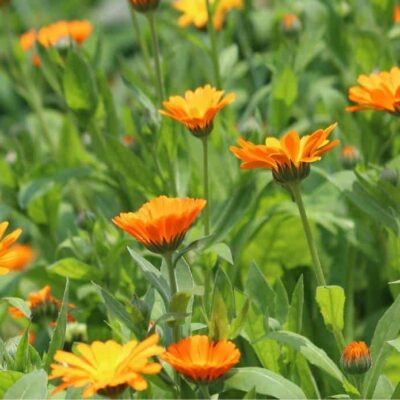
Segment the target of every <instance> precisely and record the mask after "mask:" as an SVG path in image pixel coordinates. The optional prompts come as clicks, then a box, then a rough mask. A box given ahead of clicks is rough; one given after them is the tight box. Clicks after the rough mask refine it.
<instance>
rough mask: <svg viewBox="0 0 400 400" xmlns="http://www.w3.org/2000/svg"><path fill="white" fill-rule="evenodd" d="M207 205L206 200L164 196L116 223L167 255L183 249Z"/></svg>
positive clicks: (115, 219)
mask: <svg viewBox="0 0 400 400" xmlns="http://www.w3.org/2000/svg"><path fill="white" fill-rule="evenodd" d="M205 205H206V201H205V200H203V199H189V198H184V199H180V198H169V197H166V196H160V197H157V198H155V199H153V200H151V201H149V202H148V203H146V204H144V205H143V206H142V207H141V208H140V209H139V211H137V212H128V213H121V214H120V215H119V216H117V217H115V218H113V222H114V224H115V225H117V226H118V227H119V228H121V229H123V230H124V231H125V232H127V233H129V234H130V235H132V236H133V237H134V238H135V239H136V240H137V241H138V242H140V243H142V244H143V245H144V246H146V247H147V248H148V249H149V250H150V251H153V252H155V253H160V254H164V253H168V252H171V251H174V250H176V249H177V248H178V247H179V245H180V244H181V243H182V241H183V239H184V237H185V234H186V232H187V230H188V229H189V228H190V226H191V225H192V223H193V222H194V220H195V219H196V218H197V216H198V215H199V214H200V212H201V210H202V209H203V208H204V207H205Z"/></svg>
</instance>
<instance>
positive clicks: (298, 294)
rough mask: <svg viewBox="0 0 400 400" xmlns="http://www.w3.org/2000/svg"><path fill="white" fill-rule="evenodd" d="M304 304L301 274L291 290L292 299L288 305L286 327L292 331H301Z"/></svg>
mask: <svg viewBox="0 0 400 400" xmlns="http://www.w3.org/2000/svg"><path fill="white" fill-rule="evenodd" d="M303 306H304V279H303V275H301V277H300V278H299V280H298V281H297V284H296V286H295V288H294V290H293V294H292V301H291V303H290V306H289V312H288V322H287V329H288V330H289V331H292V332H296V333H301V330H302V326H303Z"/></svg>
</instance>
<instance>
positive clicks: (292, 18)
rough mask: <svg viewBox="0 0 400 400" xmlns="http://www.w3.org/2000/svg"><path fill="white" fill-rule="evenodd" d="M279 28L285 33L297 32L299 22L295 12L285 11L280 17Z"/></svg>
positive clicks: (299, 25) (299, 26)
mask: <svg viewBox="0 0 400 400" xmlns="http://www.w3.org/2000/svg"><path fill="white" fill-rule="evenodd" d="M281 29H282V31H283V32H285V33H294V32H298V31H299V30H300V29H301V22H300V20H299V17H298V16H297V15H296V14H292V13H287V14H284V15H283V17H282V22H281Z"/></svg>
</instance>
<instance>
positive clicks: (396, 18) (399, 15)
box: [393, 4, 400, 23]
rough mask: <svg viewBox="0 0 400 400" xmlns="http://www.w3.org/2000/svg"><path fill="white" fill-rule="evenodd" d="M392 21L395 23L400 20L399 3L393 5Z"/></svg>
mask: <svg viewBox="0 0 400 400" xmlns="http://www.w3.org/2000/svg"><path fill="white" fill-rule="evenodd" d="M393 21H394V22H395V23H399V22H400V5H399V4H396V5H395V6H394V13H393Z"/></svg>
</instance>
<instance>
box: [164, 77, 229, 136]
mask: <svg viewBox="0 0 400 400" xmlns="http://www.w3.org/2000/svg"><path fill="white" fill-rule="evenodd" d="M235 97H236V95H235V94H234V93H229V94H227V95H226V96H225V97H224V91H223V90H217V89H215V88H213V87H211V86H210V85H206V86H204V87H199V88H197V89H196V90H195V91H194V92H193V91H191V90H188V91H186V93H185V97H181V96H171V97H170V98H169V99H168V101H165V102H164V103H163V104H164V107H165V108H166V109H167V110H168V111H164V110H160V113H161V114H163V115H166V116H167V117H170V118H173V119H175V120H177V121H179V122H180V123H181V124H183V125H185V126H186V128H187V129H189V130H190V132H192V134H193V135H194V136H197V137H203V136H207V135H208V134H209V133H210V132H211V130H212V127H213V119H214V117H215V116H216V114H217V113H218V111H220V110H222V109H223V108H224V107H226V106H227V105H228V104H230V103H232V102H233V101H234V100H235Z"/></svg>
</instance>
